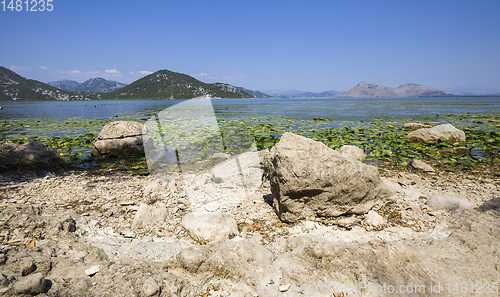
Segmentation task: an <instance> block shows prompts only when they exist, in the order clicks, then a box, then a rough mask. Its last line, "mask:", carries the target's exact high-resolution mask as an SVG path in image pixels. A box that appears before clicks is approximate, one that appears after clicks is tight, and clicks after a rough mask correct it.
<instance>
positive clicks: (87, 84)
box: [47, 77, 127, 93]
mask: <svg viewBox="0 0 500 297" xmlns="http://www.w3.org/2000/svg"><path fill="white" fill-rule="evenodd" d="M47 84H48V85H51V86H53V87H56V88H59V89H62V90H66V91H70V92H84V93H109V92H113V91H115V90H117V89H119V88H122V87H124V86H126V85H127V84H124V83H121V82H118V81H114V80H107V79H104V78H102V77H95V78H91V79H88V80H86V81H84V82H83V83H79V82H77V81H74V80H67V79H63V80H60V81H51V82H48V83H47Z"/></svg>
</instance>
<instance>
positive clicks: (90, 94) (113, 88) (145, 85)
mask: <svg viewBox="0 0 500 297" xmlns="http://www.w3.org/2000/svg"><path fill="white" fill-rule="evenodd" d="M471 95H472V94H471ZM474 95H476V94H474ZM499 95H500V94H491V95H489V96H499ZM440 96H456V95H452V94H448V93H445V92H443V91H441V90H436V89H432V88H428V87H425V86H422V85H418V84H414V83H406V84H404V85H401V86H399V87H397V88H391V87H387V86H384V85H376V84H373V83H369V82H361V83H359V84H357V85H356V86H354V87H353V88H351V89H349V90H348V91H346V92H342V93H339V92H337V91H334V90H330V91H325V92H321V93H314V92H304V91H299V90H271V91H264V92H261V91H253V90H249V89H246V88H243V87H235V86H232V85H230V84H226V83H212V84H207V83H204V82H201V81H199V80H197V79H195V78H194V77H191V76H189V75H186V74H182V73H177V72H172V71H169V70H159V71H157V72H155V73H153V74H150V75H148V76H145V77H143V78H141V79H139V80H136V81H134V82H133V83H131V84H129V85H125V84H123V83H120V82H116V81H109V80H105V79H104V78H99V77H98V78H92V79H89V80H87V81H85V82H83V83H81V84H80V83H78V82H76V81H73V80H61V81H55V82H49V83H48V84H45V83H42V82H39V81H36V80H32V79H26V78H24V77H22V76H20V75H19V74H17V73H15V72H14V71H11V70H9V69H7V68H5V67H1V66H0V101H16V100H19V101H21V100H22V101H42V100H99V99H162V100H169V99H191V98H195V97H203V98H272V97H274V98H289V97H292V98H293V97H297V98H412V97H440ZM472 96H473V95H472Z"/></svg>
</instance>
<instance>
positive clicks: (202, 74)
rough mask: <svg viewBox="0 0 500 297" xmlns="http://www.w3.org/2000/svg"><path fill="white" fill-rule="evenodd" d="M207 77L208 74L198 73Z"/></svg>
mask: <svg viewBox="0 0 500 297" xmlns="http://www.w3.org/2000/svg"><path fill="white" fill-rule="evenodd" d="M207 75H208V74H206V73H203V72H202V73H200V76H207Z"/></svg>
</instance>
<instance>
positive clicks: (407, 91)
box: [334, 81, 453, 98]
mask: <svg viewBox="0 0 500 297" xmlns="http://www.w3.org/2000/svg"><path fill="white" fill-rule="evenodd" d="M442 96H453V95H452V94H448V93H445V92H443V91H441V90H436V89H432V88H428V87H425V86H423V85H419V84H415V83H405V84H403V85H401V86H399V87H397V88H391V87H388V86H384V85H377V84H374V83H369V82H366V81H362V82H360V83H359V84H357V85H356V86H354V87H352V88H351V89H349V90H347V91H346V92H342V93H337V94H335V95H334V97H335V98H410V97H442Z"/></svg>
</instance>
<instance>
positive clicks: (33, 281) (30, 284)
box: [14, 273, 48, 295]
mask: <svg viewBox="0 0 500 297" xmlns="http://www.w3.org/2000/svg"><path fill="white" fill-rule="evenodd" d="M47 283H48V282H47V281H46V280H45V278H44V277H43V275H42V274H41V273H35V274H31V275H29V276H26V277H23V278H21V279H20V280H19V281H18V282H16V283H15V284H14V291H15V292H16V293H18V294H30V295H37V294H40V293H44V292H46V289H47Z"/></svg>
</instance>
